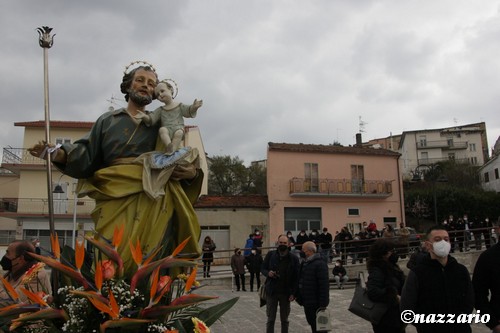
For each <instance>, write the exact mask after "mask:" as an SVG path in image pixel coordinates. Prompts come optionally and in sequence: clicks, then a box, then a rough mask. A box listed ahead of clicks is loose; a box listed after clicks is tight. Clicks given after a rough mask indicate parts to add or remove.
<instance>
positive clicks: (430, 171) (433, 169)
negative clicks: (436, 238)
mask: <svg viewBox="0 0 500 333" xmlns="http://www.w3.org/2000/svg"><path fill="white" fill-rule="evenodd" d="M420 168H426V169H427V170H426V172H424V171H421V170H420ZM440 175H441V168H440V166H439V165H438V164H420V165H418V166H417V167H416V168H415V171H414V174H413V180H414V181H420V180H423V179H425V178H426V177H425V176H430V177H429V178H430V183H431V185H432V200H433V206H434V223H435V224H438V213H437V195H436V183H437V182H442V181H446V180H444V179H443V180H440V179H441V178H440V177H441V176H440ZM422 176H424V177H422Z"/></svg>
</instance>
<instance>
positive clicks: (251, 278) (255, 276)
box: [250, 272, 260, 291]
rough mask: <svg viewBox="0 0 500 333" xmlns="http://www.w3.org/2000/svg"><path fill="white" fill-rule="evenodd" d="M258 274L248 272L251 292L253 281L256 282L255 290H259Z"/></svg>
mask: <svg viewBox="0 0 500 333" xmlns="http://www.w3.org/2000/svg"><path fill="white" fill-rule="evenodd" d="M259 275H260V272H254V273H252V272H250V291H253V280H254V278H255V279H256V280H257V290H258V289H259V288H260V276H259Z"/></svg>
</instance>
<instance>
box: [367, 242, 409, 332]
mask: <svg viewBox="0 0 500 333" xmlns="http://www.w3.org/2000/svg"><path fill="white" fill-rule="evenodd" d="M395 247H396V243H395V242H394V240H393V239H390V238H379V239H377V240H376V241H375V242H374V243H373V244H372V245H371V246H370V248H369V250H368V260H367V261H366V268H367V269H368V281H367V283H366V289H367V294H368V297H369V298H370V299H371V300H372V301H374V302H380V303H385V304H387V306H388V309H387V311H386V313H385V314H384V315H383V317H382V319H381V320H380V322H379V323H378V324H376V325H375V324H372V328H373V332H374V333H402V332H405V325H404V324H403V322H402V321H401V318H400V317H401V313H400V312H399V298H400V295H401V290H402V288H403V284H404V281H405V275H404V273H403V271H402V270H401V269H400V268H399V266H398V264H397V261H398V259H399V256H398V254H397V252H396V250H395Z"/></svg>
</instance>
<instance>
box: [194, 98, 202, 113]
mask: <svg viewBox="0 0 500 333" xmlns="http://www.w3.org/2000/svg"><path fill="white" fill-rule="evenodd" d="M202 106H203V100H202V99H200V100H197V99H195V100H194V102H193V108H194V109H195V110H198V109H199V108H201V107H202Z"/></svg>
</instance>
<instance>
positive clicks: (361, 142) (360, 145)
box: [356, 133, 363, 148]
mask: <svg viewBox="0 0 500 333" xmlns="http://www.w3.org/2000/svg"><path fill="white" fill-rule="evenodd" d="M362 146H363V141H362V140H361V133H356V147H360V148H361V147H362Z"/></svg>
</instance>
